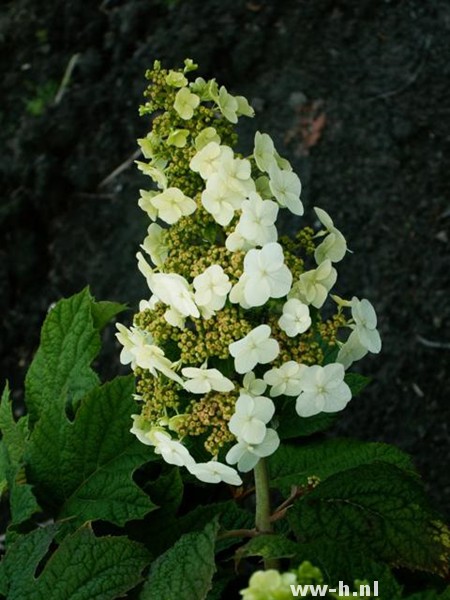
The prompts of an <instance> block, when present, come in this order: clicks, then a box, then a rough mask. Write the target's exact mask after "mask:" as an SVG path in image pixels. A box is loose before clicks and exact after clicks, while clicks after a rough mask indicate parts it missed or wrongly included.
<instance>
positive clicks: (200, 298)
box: [193, 265, 231, 313]
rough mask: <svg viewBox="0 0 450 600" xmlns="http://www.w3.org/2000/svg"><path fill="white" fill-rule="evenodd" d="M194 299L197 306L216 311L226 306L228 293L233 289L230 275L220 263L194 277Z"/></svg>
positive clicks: (212, 311)
mask: <svg viewBox="0 0 450 600" xmlns="http://www.w3.org/2000/svg"><path fill="white" fill-rule="evenodd" d="M193 283H194V289H195V294H194V300H195V303H196V304H197V306H199V307H201V308H205V309H206V310H207V311H208V312H209V313H214V312H215V311H217V310H220V309H222V308H223V307H224V306H225V302H226V299H227V294H228V292H229V291H230V290H231V283H230V279H229V277H228V275H226V273H225V272H224V270H223V269H222V267H221V266H220V265H211V266H210V267H208V268H207V269H206V270H205V271H204V272H203V273H201V274H200V275H197V277H195V279H194V282H193Z"/></svg>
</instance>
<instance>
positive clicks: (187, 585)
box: [139, 519, 219, 600]
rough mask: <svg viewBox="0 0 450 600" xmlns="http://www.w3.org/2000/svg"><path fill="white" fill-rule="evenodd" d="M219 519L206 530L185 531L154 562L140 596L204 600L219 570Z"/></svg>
mask: <svg viewBox="0 0 450 600" xmlns="http://www.w3.org/2000/svg"><path fill="white" fill-rule="evenodd" d="M218 529H219V525H218V522H217V519H215V520H214V521H212V522H211V523H209V524H208V525H207V526H206V527H205V528H204V529H203V530H202V531H197V532H194V533H187V534H186V535H183V536H182V537H181V538H180V539H179V540H178V542H176V544H175V545H174V546H173V547H172V548H170V549H169V550H168V551H167V552H165V553H164V554H163V555H162V556H160V557H159V558H158V560H157V561H155V562H154V563H153V565H152V568H151V571H150V575H149V577H148V580H147V582H146V584H145V586H144V588H143V590H142V593H141V595H140V596H139V598H140V600H163V599H164V600H165V599H167V600H169V599H170V600H171V599H172V598H173V599H174V600H175V599H176V598H182V599H183V600H204V599H205V598H206V596H207V594H208V591H209V590H210V589H211V582H212V577H213V575H214V573H215V571H216V565H215V561H214V546H215V540H216V535H217V531H218Z"/></svg>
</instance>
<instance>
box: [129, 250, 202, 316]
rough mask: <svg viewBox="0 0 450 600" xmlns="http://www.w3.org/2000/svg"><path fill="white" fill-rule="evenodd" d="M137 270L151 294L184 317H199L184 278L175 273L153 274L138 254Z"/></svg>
mask: <svg viewBox="0 0 450 600" xmlns="http://www.w3.org/2000/svg"><path fill="white" fill-rule="evenodd" d="M136 256H137V258H138V268H139V270H140V271H141V273H142V274H143V275H144V277H145V278H146V280H147V284H148V287H149V288H150V290H151V291H152V292H153V294H154V295H155V296H156V297H157V298H158V299H159V300H160V301H161V302H162V303H163V304H167V305H168V306H169V307H170V308H172V309H174V310H176V311H177V312H178V313H180V314H181V315H183V316H184V317H196V318H198V317H199V316H200V313H199V310H198V308H197V306H196V304H195V302H194V294H193V293H192V290H191V289H190V286H189V283H188V282H187V281H186V279H185V278H184V277H182V276H181V275H178V274H176V273H155V272H154V271H153V269H152V268H151V267H150V265H149V264H148V263H147V261H146V260H145V258H144V257H143V256H142V254H141V253H140V252H138V253H137V255H136Z"/></svg>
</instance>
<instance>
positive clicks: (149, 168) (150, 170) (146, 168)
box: [135, 160, 167, 190]
mask: <svg viewBox="0 0 450 600" xmlns="http://www.w3.org/2000/svg"><path fill="white" fill-rule="evenodd" d="M135 162H136V164H137V167H138V169H139V170H140V171H142V173H144V175H148V176H149V177H151V178H152V180H153V181H154V182H155V183H156V185H157V186H158V187H159V189H160V190H165V189H166V187H167V177H166V175H165V173H164V171H163V169H164V167H165V165H166V163H165V162H164V161H162V162H161V161H152V163H151V164H148V163H145V162H142V161H139V160H136V161H135ZM163 165H164V166H163Z"/></svg>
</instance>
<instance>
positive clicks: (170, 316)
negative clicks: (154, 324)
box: [163, 308, 186, 329]
mask: <svg viewBox="0 0 450 600" xmlns="http://www.w3.org/2000/svg"><path fill="white" fill-rule="evenodd" d="M163 316H164V320H165V321H166V323H169V325H172V327H178V329H184V327H185V324H186V317H185V316H184V315H182V314H181V313H180V312H179V311H178V310H177V309H176V308H168V309H167V310H166V311H165V313H164V315H163Z"/></svg>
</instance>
